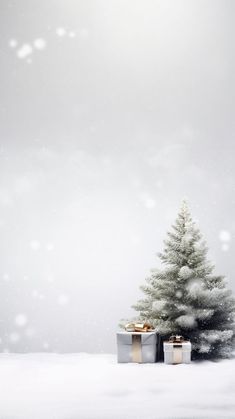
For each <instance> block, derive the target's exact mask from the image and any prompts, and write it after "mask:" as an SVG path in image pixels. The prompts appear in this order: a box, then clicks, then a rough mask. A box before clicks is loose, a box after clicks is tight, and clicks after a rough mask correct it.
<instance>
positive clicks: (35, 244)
mask: <svg viewBox="0 0 235 419" xmlns="http://www.w3.org/2000/svg"><path fill="white" fill-rule="evenodd" d="M30 247H31V249H32V250H39V249H40V247H41V245H40V242H39V241H38V240H32V241H31V242H30Z"/></svg>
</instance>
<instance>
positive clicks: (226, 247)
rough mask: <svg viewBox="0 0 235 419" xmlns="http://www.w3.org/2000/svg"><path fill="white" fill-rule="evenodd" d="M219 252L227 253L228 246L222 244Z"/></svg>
mask: <svg viewBox="0 0 235 419" xmlns="http://www.w3.org/2000/svg"><path fill="white" fill-rule="evenodd" d="M221 250H222V251H223V252H227V251H228V250H229V244H228V243H222V245H221Z"/></svg>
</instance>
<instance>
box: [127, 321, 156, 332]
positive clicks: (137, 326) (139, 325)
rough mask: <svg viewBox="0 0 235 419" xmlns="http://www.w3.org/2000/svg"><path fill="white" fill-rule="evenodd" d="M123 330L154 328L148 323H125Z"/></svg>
mask: <svg viewBox="0 0 235 419" xmlns="http://www.w3.org/2000/svg"><path fill="white" fill-rule="evenodd" d="M125 330H126V331H127V332H152V331H153V330H154V328H153V327H152V326H151V325H150V324H149V323H127V324H126V325H125Z"/></svg>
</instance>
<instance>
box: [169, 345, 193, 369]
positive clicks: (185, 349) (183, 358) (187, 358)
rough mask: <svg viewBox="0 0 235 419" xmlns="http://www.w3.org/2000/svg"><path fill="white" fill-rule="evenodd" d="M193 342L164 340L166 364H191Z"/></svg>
mask: <svg viewBox="0 0 235 419" xmlns="http://www.w3.org/2000/svg"><path fill="white" fill-rule="evenodd" d="M191 350H192V345H191V342H184V341H183V342H180V343H178V342H163V351H164V363H165V364H190V362H191Z"/></svg>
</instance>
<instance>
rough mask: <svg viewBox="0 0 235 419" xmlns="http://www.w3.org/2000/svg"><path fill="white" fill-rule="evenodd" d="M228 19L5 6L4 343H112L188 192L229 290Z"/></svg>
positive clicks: (0, 45) (0, 215)
mask: <svg viewBox="0 0 235 419" xmlns="http://www.w3.org/2000/svg"><path fill="white" fill-rule="evenodd" d="M234 18H235V13H234V2H233V1H229V0H220V1H216V0H211V1H208V0H203V1H201V0H184V1H181V0H171V1H167V0H161V1H157V0H155V1H151V0H148V1H147V2H146V1H143V0H142V1H139V0H135V1H134V0H130V1H126V0H125V1H122V0H118V1H114V0H97V1H90V0H86V1H85V0H83V1H75V0H74V1H71V0H70V1H68V0H66V1H65V0H64V1H58V0H56V1H55V0H54V1H52V0H50V1H46V0H43V1H40V2H36V1H30V2H29V1H24V0H21V1H20V2H19V1H3V0H2V1H1V4H0V31H1V37H0V53H1V66H0V74H1V96H0V141H1V145H0V161H1V163H0V172H1V173H0V230H1V234H0V255H1V262H0V293H1V304H0V320H1V323H0V336H1V343H0V345H1V346H0V348H1V350H10V351H28V350H31V351H43V350H48V351H90V352H99V351H104V352H109V351H112V352H114V351H115V332H116V328H117V323H118V321H119V319H120V318H123V317H128V316H131V315H133V314H134V313H133V312H132V311H131V309H130V305H131V304H133V303H135V302H136V299H137V298H139V296H140V295H141V293H140V291H139V285H140V284H142V283H143V282H144V280H145V277H146V276H147V275H148V274H149V270H150V269H151V268H153V267H155V266H158V265H159V262H158V260H157V258H156V253H157V252H158V251H160V250H161V249H162V242H163V239H164V238H165V235H166V231H167V230H168V229H169V227H170V225H171V223H172V222H173V220H174V219H175V217H176V215H177V211H178V208H179V205H180V203H181V201H182V199H183V198H184V197H187V198H188V200H189V202H190V205H191V210H192V214H193V216H194V218H196V219H197V220H198V222H199V226H200V227H201V230H202V232H203V234H204V236H205V238H206V239H207V242H208V246H209V248H210V254H209V256H210V258H211V259H212V260H213V261H214V262H215V264H216V272H217V273H221V274H225V275H227V277H228V281H229V285H230V287H231V288H233V289H234V290H235V279H234V268H235V262H234V257H233V251H234V233H235V219H234V209H235V208H234V207H235V200H234V190H235V180H234V172H235V169H234V86H235V84H234V41H233V40H234V37H235V29H234V24H233V23H234Z"/></svg>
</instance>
